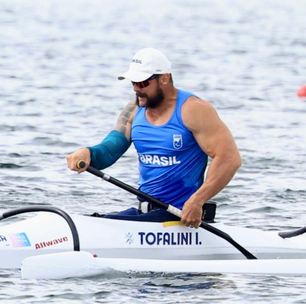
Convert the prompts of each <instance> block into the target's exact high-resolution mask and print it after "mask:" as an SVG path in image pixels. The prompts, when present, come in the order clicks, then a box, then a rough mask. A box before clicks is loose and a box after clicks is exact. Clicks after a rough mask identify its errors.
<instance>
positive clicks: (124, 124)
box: [115, 101, 138, 139]
mask: <svg viewBox="0 0 306 304" xmlns="http://www.w3.org/2000/svg"><path fill="white" fill-rule="evenodd" d="M137 109H138V106H137V104H136V101H131V102H129V103H128V104H127V105H126V106H125V108H124V109H123V110H122V111H121V113H120V115H119V117H118V119H117V124H116V127H115V130H118V131H120V132H121V133H123V134H124V135H125V136H126V138H127V139H130V134H131V125H132V122H133V118H134V115H135V113H136V111H137Z"/></svg>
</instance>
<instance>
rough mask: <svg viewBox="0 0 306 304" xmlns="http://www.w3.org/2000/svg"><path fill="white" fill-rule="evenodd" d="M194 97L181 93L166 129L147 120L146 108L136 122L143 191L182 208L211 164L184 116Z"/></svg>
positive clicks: (140, 181) (136, 116)
mask: <svg viewBox="0 0 306 304" xmlns="http://www.w3.org/2000/svg"><path fill="white" fill-rule="evenodd" d="M190 96H194V95H193V94H192V93H190V92H186V91H182V90H178V93H177V101H176V106H175V110H174V112H173V114H172V117H171V118H170V119H169V121H168V122H167V123H166V124H164V125H162V126H154V125H152V124H151V123H149V122H148V121H147V119H146V117H145V112H146V108H145V107H139V109H138V110H137V112H136V113H135V116H134V119H133V123H132V142H133V143H134V145H135V148H136V150H137V153H138V159H139V181H138V184H139V189H140V190H141V191H143V192H145V193H147V194H149V195H151V196H153V197H155V198H157V199H159V200H161V201H163V202H165V203H167V204H171V205H173V206H175V207H177V208H180V209H182V207H183V205H184V203H185V201H186V200H188V199H189V197H190V196H191V195H192V194H193V193H194V192H195V191H196V190H197V189H198V188H199V187H200V186H201V184H202V183H203V175H204V171H205V169H206V165H207V155H206V154H205V153H204V152H203V150H202V149H201V148H200V147H199V145H198V144H197V142H196V140H195V138H194V137H193V135H192V132H191V131H189V130H188V129H187V128H186V127H185V125H184V123H183V121H182V117H181V110H182V105H183V104H184V103H185V101H186V100H187V98H188V97H190Z"/></svg>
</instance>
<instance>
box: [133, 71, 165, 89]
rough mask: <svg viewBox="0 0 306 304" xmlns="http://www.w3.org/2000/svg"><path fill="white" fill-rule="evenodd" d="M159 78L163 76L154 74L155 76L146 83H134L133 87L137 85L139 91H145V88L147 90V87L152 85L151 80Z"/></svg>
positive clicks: (145, 81)
mask: <svg viewBox="0 0 306 304" xmlns="http://www.w3.org/2000/svg"><path fill="white" fill-rule="evenodd" d="M159 76H161V75H157V74H154V75H152V76H151V77H150V78H148V79H146V80H144V81H140V82H134V81H132V85H133V86H134V85H136V86H137V87H138V88H139V89H143V88H146V87H147V86H149V85H150V83H151V80H153V79H156V78H158V77H159Z"/></svg>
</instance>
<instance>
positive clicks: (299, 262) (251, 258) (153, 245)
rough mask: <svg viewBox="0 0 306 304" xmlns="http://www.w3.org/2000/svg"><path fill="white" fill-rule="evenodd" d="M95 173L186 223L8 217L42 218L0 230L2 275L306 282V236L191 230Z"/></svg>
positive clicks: (53, 212)
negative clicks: (291, 278)
mask: <svg viewBox="0 0 306 304" xmlns="http://www.w3.org/2000/svg"><path fill="white" fill-rule="evenodd" d="M87 171H89V172H91V173H93V174H95V175H97V176H99V177H101V178H103V179H105V180H107V181H109V182H111V183H113V184H115V185H117V186H119V187H121V188H123V189H125V190H127V191H129V192H131V193H134V194H136V195H138V196H141V197H143V198H144V199H146V200H147V201H150V202H152V203H154V204H155V205H157V206H159V207H160V208H163V209H166V210H168V211H169V212H171V213H173V214H175V215H176V216H177V217H178V221H174V222H164V223H150V222H136V221H121V220H113V219H107V218H103V217H102V218H97V217H91V216H85V215H69V214H68V213H66V212H65V211H63V210H61V209H58V208H55V207H47V206H32V207H26V208H21V209H16V210H11V211H7V212H5V213H3V215H2V216H0V220H1V219H7V218H9V217H12V216H15V215H18V214H22V213H27V212H38V214H37V215H36V216H34V217H30V218H27V219H24V220H21V221H18V222H14V223H9V224H5V223H4V224H2V225H1V226H0V269H1V268H2V269H14V268H17V269H18V268H19V269H20V268H21V275H22V277H23V278H36V279H62V278H69V277H89V276H94V275H99V274H105V273H107V272H109V271H113V270H115V271H123V272H143V271H145V272H161V273H183V272H187V273H238V274H264V275H266V274H268V275H306V236H305V232H306V228H305V227H304V228H301V229H298V230H294V231H290V232H278V231H261V230H255V229H249V228H240V227H234V226H226V225H223V224H221V223H210V224H208V223H206V222H204V221H203V222H202V224H201V226H200V228H198V229H194V228H189V227H186V226H183V225H181V224H180V222H179V218H180V210H178V209H175V208H173V207H172V206H169V205H167V204H165V203H163V202H160V201H158V200H156V199H155V198H152V197H150V196H148V195H146V194H145V193H142V192H140V191H139V190H136V189H135V188H132V187H131V186H129V185H126V184H124V183H122V182H120V181H118V180H116V179H114V178H112V177H110V176H108V175H106V174H104V173H103V172H100V171H98V170H96V169H94V168H91V167H89V168H88V169H87Z"/></svg>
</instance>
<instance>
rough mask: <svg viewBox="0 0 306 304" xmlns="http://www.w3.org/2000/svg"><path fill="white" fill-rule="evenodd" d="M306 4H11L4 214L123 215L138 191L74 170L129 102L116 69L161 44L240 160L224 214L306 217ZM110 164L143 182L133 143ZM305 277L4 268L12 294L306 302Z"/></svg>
mask: <svg viewBox="0 0 306 304" xmlns="http://www.w3.org/2000/svg"><path fill="white" fill-rule="evenodd" d="M305 15H306V3H305V1H303V0H301V1H299V0H291V1H289V0H284V1H277V0H275V1H272V0H268V1H264V0H257V1H255V0H250V1H239V0H229V1H222V0H215V1H208V0H207V1H205V0H193V1H190V2H187V1H182V0H180V1H174V0H168V1H161V0H155V1H136V0H130V1H123V0H117V1H109V0H101V1H98V0H74V1H72V0H70V1H69V0H61V1H59V0H27V1H22V0H2V1H1V2H0V105H1V112H0V136H1V141H0V155H1V160H0V191H1V192H0V193H1V196H0V210H1V212H4V211H6V210H10V209H13V208H18V207H21V206H28V205H31V204H47V205H49V204H50V205H54V206H57V207H60V208H64V209H65V210H67V211H69V212H71V213H91V212H94V211H105V212H108V211H114V210H118V209H123V208H126V207H127V206H130V205H131V204H133V203H134V198H133V196H132V195H129V194H128V195H127V194H126V193H125V192H124V191H122V190H120V189H117V188H116V187H114V186H112V185H109V184H107V183H106V182H103V183H101V182H100V181H99V180H97V178H95V177H93V176H90V175H89V174H87V173H84V174H81V175H77V174H74V173H73V172H70V171H69V170H68V169H67V168H66V161H65V155H66V154H67V153H69V152H72V151H74V150H76V149H78V148H79V147H82V146H87V145H92V144H96V143H97V142H99V141H100V140H101V139H102V138H103V137H104V136H105V135H106V134H107V133H108V132H109V131H110V130H111V129H112V127H113V126H114V123H115V119H116V117H117V115H118V113H119V111H120V109H121V108H122V107H123V106H124V105H125V104H126V103H127V102H128V101H130V100H131V99H133V91H132V89H131V86H130V84H129V83H128V82H124V81H123V82H119V81H117V80H116V76H117V75H118V74H120V73H122V72H123V71H125V70H126V69H127V66H128V62H129V60H130V58H131V57H132V56H133V54H134V53H135V52H136V51H137V50H138V49H140V48H142V47H147V46H153V47H156V48H159V49H161V50H162V51H163V52H165V53H166V54H167V55H168V57H169V59H170V60H171V61H172V65H173V77H174V81H175V85H176V86H177V87H179V88H182V89H187V90H190V91H193V92H195V93H196V94H197V95H199V96H200V97H202V98H204V99H207V100H209V101H210V102H211V103H212V104H213V105H214V106H215V107H216V109H217V110H218V113H219V115H220V116H221V118H222V119H223V120H224V121H225V122H226V124H227V125H228V126H229V128H230V129H231V131H232V133H233V135H234V137H235V139H236V141H237V144H238V146H239V148H240V151H241V155H242V158H243V166H242V167H241V168H240V170H239V172H238V173H237V175H236V176H235V178H234V180H233V181H232V182H231V183H230V185H229V186H228V187H227V188H226V189H225V190H224V191H222V193H220V194H219V195H217V196H216V197H215V199H214V200H215V201H216V202H217V203H218V215H217V220H218V221H222V222H224V223H226V224H229V225H239V226H243V227H255V228H257V229H261V230H272V229H277V230H286V229H288V228H293V227H294V228H295V227H300V226H304V225H305V222H306V219H305V211H306V205H305V198H306V185H305V171H306V162H305V159H306V150H305V142H306V135H305V131H304V130H305V124H306V123H305V121H306V119H305V112H306V101H305V100H303V99H299V98H298V97H297V96H296V92H297V90H298V89H299V87H301V86H302V85H305V84H306V73H305V69H306V57H305V47H306V40H305V34H304V33H305V32H306V21H305V20H306V19H305ZM107 172H108V173H109V174H111V175H113V176H114V177H116V178H118V179H120V180H123V181H125V182H127V183H129V184H131V185H136V183H137V162H136V155H135V153H134V150H133V148H131V149H130V150H129V151H128V152H127V154H126V155H125V156H124V157H123V158H122V159H121V160H120V161H119V162H118V163H117V164H116V165H115V166H113V167H112V168H110V169H107ZM305 282H306V280H305V278H301V277H290V278H287V277H275V276H264V277H262V276H246V275H244V276H238V275H235V276H234V275H209V276H204V275H202V276H201V275H198V276H190V275H187V274H184V275H183V274H182V275H174V276H170V275H167V276H156V275H152V274H142V275H130V276H128V275H126V276H122V275H121V276H118V275H115V274H114V277H96V278H90V279H70V280H63V281H38V282H36V281H31V280H21V279H20V273H19V272H18V271H3V270H1V271H0V286H1V289H0V301H4V302H5V303H42V302H45V303H46V302H47V303H70V302H79V303H93V302H96V303H153V302H155V303H203V302H204V300H206V301H209V302H212V303H227V304H228V303H237V302H239V303H306V296H305V295H304V294H305V291H304V286H305Z"/></svg>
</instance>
